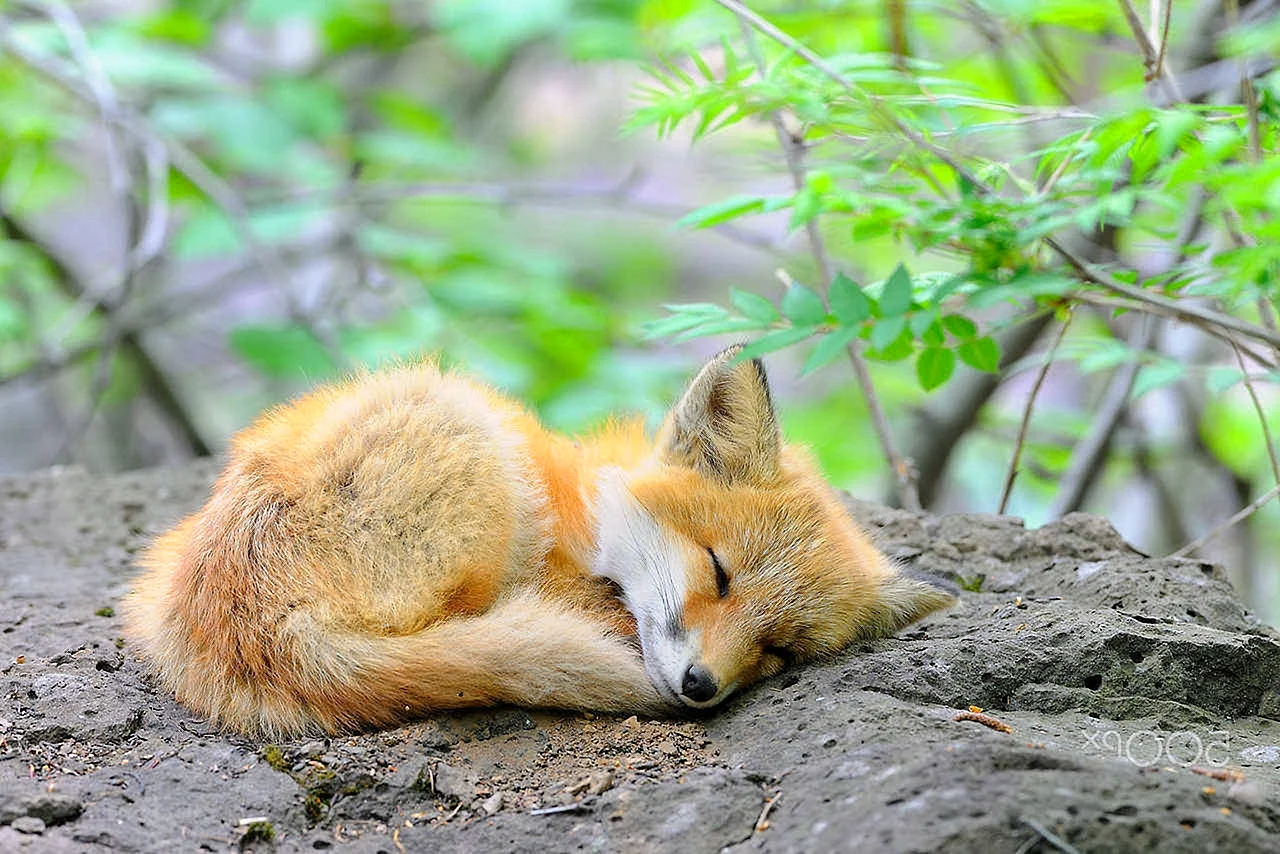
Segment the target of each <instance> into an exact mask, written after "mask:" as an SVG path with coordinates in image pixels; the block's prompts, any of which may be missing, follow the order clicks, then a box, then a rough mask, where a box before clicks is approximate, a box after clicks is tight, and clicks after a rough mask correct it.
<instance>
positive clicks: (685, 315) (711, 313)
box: [640, 303, 729, 341]
mask: <svg viewBox="0 0 1280 854" xmlns="http://www.w3.org/2000/svg"><path fill="white" fill-rule="evenodd" d="M663 308H665V309H666V310H667V311H669V312H671V315H670V316H669V317H661V318H658V319H657V320H651V321H648V322H647V323H645V324H643V325H642V326H641V327H640V328H641V332H642V334H643V336H644V337H645V339H647V340H650V341H652V340H653V339H655V338H666V337H667V336H669V335H675V334H677V333H679V332H686V331H688V330H690V329H693V328H694V327H697V326H702V325H703V324H704V323H712V322H717V321H721V320H727V319H728V318H729V312H727V311H725V310H724V309H723V308H721V307H720V306H718V305H714V304H712V303H691V304H688V305H666V306H663Z"/></svg>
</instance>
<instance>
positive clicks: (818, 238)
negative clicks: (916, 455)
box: [719, 0, 921, 511]
mask: <svg viewBox="0 0 1280 854" xmlns="http://www.w3.org/2000/svg"><path fill="white" fill-rule="evenodd" d="M719 2H720V4H721V5H722V6H726V7H727V8H730V9H732V8H733V6H737V7H739V9H740V11H738V10H734V11H735V14H736V15H737V16H738V22H739V24H740V25H741V26H742V37H743V39H744V41H745V42H746V45H747V50H748V52H749V53H750V54H751V59H752V61H753V62H754V63H755V66H756V71H757V73H758V74H759V75H760V76H761V77H764V76H765V75H766V74H767V73H768V67H767V66H766V65H765V60H764V55H763V54H762V53H761V52H760V47H759V45H757V44H756V41H755V35H754V33H753V32H752V26H753V22H752V21H751V20H750V18H749V17H748V16H749V15H754V13H752V12H751V11H750V10H749V9H747V8H746V7H745V6H742V5H741V4H740V3H736V2H735V0H719ZM730 4H732V5H730ZM761 20H763V19H761ZM766 23H767V22H766ZM769 120H770V122H771V123H772V125H773V129H774V133H775V134H776V135H777V137H778V144H779V145H780V146H781V147H782V152H783V156H784V157H785V158H786V161H787V171H789V172H790V173H791V182H792V185H793V186H794V187H795V188H796V191H797V192H799V191H800V190H803V189H804V186H805V167H804V147H803V143H802V142H801V141H800V140H799V139H797V138H796V137H794V136H793V135H792V134H791V132H790V131H788V130H787V127H786V123H785V122H784V121H783V119H782V114H781V113H780V112H779V111H777V110H774V111H773V112H772V113H770V114H769ZM805 232H806V234H807V235H808V238H809V248H810V250H811V251H812V253H813V260H814V262H815V263H816V264H817V266H818V273H819V275H820V276H821V277H822V298H823V302H824V303H825V302H826V294H827V290H828V289H829V288H830V287H831V282H832V280H833V279H834V278H835V270H834V268H833V267H832V264H831V256H830V255H829V254H828V253H827V248H826V244H825V243H824V242H823V239H822V232H821V230H819V228H818V220H817V217H810V218H809V220H808V221H807V222H806V223H805ZM860 343H861V342H857V341H854V342H850V343H849V345H848V346H847V347H846V348H845V351H846V352H847V353H848V354H849V362H850V364H851V365H852V366H853V373H854V376H855V377H856V378H857V380H858V387H859V388H860V389H861V391H862V397H863V399H864V400H866V403H867V411H868V413H870V415H871V423H872V426H873V427H874V428H875V431H876V438H877V439H879V440H880V449H881V451H882V452H883V453H884V456H885V460H886V461H887V462H888V463H889V467H890V468H891V469H892V470H893V475H894V479H895V481H896V483H897V487H898V500H899V501H901V502H902V506H903V507H904V508H906V509H907V510H911V511H918V510H920V509H921V507H920V496H919V493H918V492H917V491H916V485H915V476H914V467H913V466H912V465H911V463H910V461H908V460H906V459H904V458H903V456H902V454H901V453H900V452H899V451H898V448H897V445H896V443H895V442H894V439H893V433H892V431H891V430H890V429H889V419H888V418H887V417H886V415H885V412H884V407H883V406H882V405H881V403H880V398H879V396H878V395H877V394H876V389H875V384H874V382H873V381H872V379H871V371H870V370H869V369H868V368H867V362H866V359H864V358H863V357H862V352H861V350H860Z"/></svg>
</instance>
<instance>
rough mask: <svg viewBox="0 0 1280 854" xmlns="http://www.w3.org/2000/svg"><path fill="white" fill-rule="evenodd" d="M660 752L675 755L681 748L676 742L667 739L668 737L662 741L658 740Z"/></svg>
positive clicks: (665, 754)
mask: <svg viewBox="0 0 1280 854" xmlns="http://www.w3.org/2000/svg"><path fill="white" fill-rule="evenodd" d="M658 752H659V753H661V754H662V755H663V756H675V755H676V754H677V753H679V752H680V748H678V747H676V746H675V745H674V744H672V743H671V742H669V741H667V740H666V739H663V740H662V741H660V742H658Z"/></svg>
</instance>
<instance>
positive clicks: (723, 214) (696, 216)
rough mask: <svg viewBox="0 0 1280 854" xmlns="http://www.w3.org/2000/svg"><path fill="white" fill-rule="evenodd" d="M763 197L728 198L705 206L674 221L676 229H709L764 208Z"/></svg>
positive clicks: (743, 196)
mask: <svg viewBox="0 0 1280 854" xmlns="http://www.w3.org/2000/svg"><path fill="white" fill-rule="evenodd" d="M764 202H765V200H764V197H763V196H747V195H740V196H730V197H729V198H727V199H725V200H724V201H720V202H716V203H715V204H711V205H705V206H703V207H700V208H698V209H697V210H693V211H690V212H689V213H687V214H685V215H684V216H682V217H680V219H678V220H676V228H710V227H711V226H713V225H719V224H720V223H722V222H728V221H729V220H731V219H737V218H738V217H740V216H743V215H745V214H749V213H758V212H759V211H760V210H761V209H762V208H764Z"/></svg>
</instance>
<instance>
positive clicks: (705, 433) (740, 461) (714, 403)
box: [658, 345, 782, 483]
mask: <svg viewBox="0 0 1280 854" xmlns="http://www.w3.org/2000/svg"><path fill="white" fill-rule="evenodd" d="M741 350H742V347H741V345H739V346H736V347H730V348H729V349H728V350H725V351H724V352H722V353H720V354H719V355H717V356H716V357H715V358H714V359H712V360H711V361H710V362H708V363H707V365H706V367H704V368H703V369H702V370H701V371H699V372H698V375H697V376H696V377H694V378H693V381H692V382H691V383H689V387H688V388H687V389H686V390H685V392H684V394H683V395H682V396H681V398H680V402H679V403H677V404H676V405H675V406H674V407H673V408H672V410H671V412H670V413H669V414H668V415H667V418H666V421H664V422H663V424H662V429H661V430H660V431H659V433H658V448H659V450H660V452H661V453H662V455H663V457H664V458H665V459H666V460H668V461H670V462H674V463H679V464H682V465H687V466H690V467H692V468H695V469H698V470H699V471H702V472H704V473H706V474H708V475H710V476H712V477H715V478H717V479H719V480H722V481H728V482H730V483H732V482H736V481H748V482H753V483H764V482H768V481H770V480H772V479H773V478H775V477H776V476H777V474H778V454H779V450H780V448H781V445H782V437H781V435H780V434H779V432H778V419H777V418H776V417H775V416H774V413H773V400H772V398H771V397H770V395H769V380H768V378H767V377H766V376H765V372H764V365H763V364H762V363H761V362H760V360H759V359H750V360H748V361H743V362H735V361H734V360H735V359H736V358H737V355H738V353H739V352H740V351H741Z"/></svg>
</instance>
